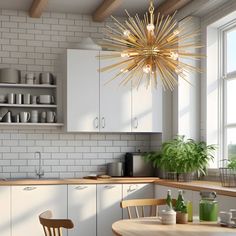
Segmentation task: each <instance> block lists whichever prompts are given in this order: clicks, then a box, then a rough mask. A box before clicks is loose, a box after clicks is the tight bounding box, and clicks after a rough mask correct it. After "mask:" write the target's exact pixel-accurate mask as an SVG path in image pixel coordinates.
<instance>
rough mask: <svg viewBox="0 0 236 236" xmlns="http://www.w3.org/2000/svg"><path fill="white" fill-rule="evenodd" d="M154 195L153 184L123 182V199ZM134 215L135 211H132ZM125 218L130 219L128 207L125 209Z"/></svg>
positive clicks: (151, 196)
mask: <svg viewBox="0 0 236 236" xmlns="http://www.w3.org/2000/svg"><path fill="white" fill-rule="evenodd" d="M153 197H154V186H153V184H123V200H128V199H143V198H153ZM131 214H132V215H134V214H135V212H131ZM123 219H128V213H127V209H123Z"/></svg>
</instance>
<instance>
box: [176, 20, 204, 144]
mask: <svg viewBox="0 0 236 236" xmlns="http://www.w3.org/2000/svg"><path fill="white" fill-rule="evenodd" d="M180 24H181V22H180ZM185 27H193V29H194V28H195V29H198V28H199V27H200V19H199V18H198V17H191V19H190V20H188V21H187V23H185ZM193 40H194V41H196V42H197V41H198V40H199V38H198V37H196V38H194V39H193ZM193 40H192V41H193ZM198 51H199V50H198V49H196V50H194V51H193V52H194V53H197V52H198ZM181 61H182V62H183V63H187V64H189V65H191V66H195V67H198V68H199V67H200V61H198V60H191V59H181ZM187 80H188V81H189V83H191V84H189V83H188V82H186V81H185V80H183V79H182V78H178V83H179V85H178V87H177V88H175V90H174V92H173V134H174V135H176V134H179V135H185V136H186V137H187V138H193V139H196V140H199V138H200V106H199V104H200V74H199V73H197V72H193V73H189V75H188V77H187Z"/></svg>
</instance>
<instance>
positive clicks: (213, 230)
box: [112, 217, 236, 236]
mask: <svg viewBox="0 0 236 236" xmlns="http://www.w3.org/2000/svg"><path fill="white" fill-rule="evenodd" d="M112 231H113V233H114V235H116V236H236V228H228V227H222V226H220V225H219V224H217V223H215V222H214V223H212V222H199V221H194V222H192V223H188V224H176V225H163V224H161V220H160V219H159V218H157V217H146V218H138V219H129V220H119V221H117V222H115V223H113V225H112Z"/></svg>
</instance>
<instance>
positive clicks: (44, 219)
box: [39, 211, 74, 236]
mask: <svg viewBox="0 0 236 236" xmlns="http://www.w3.org/2000/svg"><path fill="white" fill-rule="evenodd" d="M51 218H52V212H51V211H45V212H43V213H41V214H40V215H39V221H40V223H41V225H42V226H43V230H44V233H45V236H62V228H65V229H72V228H73V227H74V224H73V222H72V221H71V220H68V219H51Z"/></svg>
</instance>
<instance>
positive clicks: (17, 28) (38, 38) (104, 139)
mask: <svg viewBox="0 0 236 236" xmlns="http://www.w3.org/2000/svg"><path fill="white" fill-rule="evenodd" d="M0 21H1V23H0V36H1V37H0V38H1V39H0V62H1V64H0V65H1V66H0V67H1V68H3V67H12V68H13V67H14V68H17V69H20V70H22V71H23V73H26V72H33V73H36V74H38V73H40V72H42V71H51V72H54V71H55V68H54V66H55V60H57V58H58V57H59V54H61V53H63V52H64V49H65V48H68V47H73V46H74V45H76V44H77V43H78V42H80V41H81V39H82V38H84V37H92V38H93V39H94V41H95V42H97V41H98V40H100V39H102V38H103V37H104V36H103V32H104V26H105V23H95V22H92V18H91V16H86V15H79V14H63V13H53V12H44V13H43V15H42V17H41V18H39V19H33V18H30V17H28V12H25V11H12V10H0ZM107 23H108V24H110V21H108V22H107ZM23 73H22V75H23ZM150 136H151V135H149V134H128V133H127V134H119V133H64V132H63V131H61V130H54V129H53V130H50V129H36V130H32V129H29V130H28V129H11V130H0V177H1V178H10V177H11V178H21V177H22V178H23V177H36V176H35V169H36V168H37V167H38V164H39V161H38V159H37V158H36V157H35V152H37V151H40V152H41V153H42V159H43V169H44V172H45V177H46V178H73V177H77V178H78V177H83V176H85V175H88V174H89V173H91V172H95V173H104V172H106V164H107V163H109V162H113V161H117V160H121V159H122V158H123V156H124V153H125V152H133V151H137V150H138V149H141V150H149V148H150V143H151V144H152V146H155V143H156V142H157V143H158V145H160V143H161V142H160V140H161V139H159V140H158V138H157V140H156V139H155V140H152V142H151V141H150V140H151V139H150Z"/></svg>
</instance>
